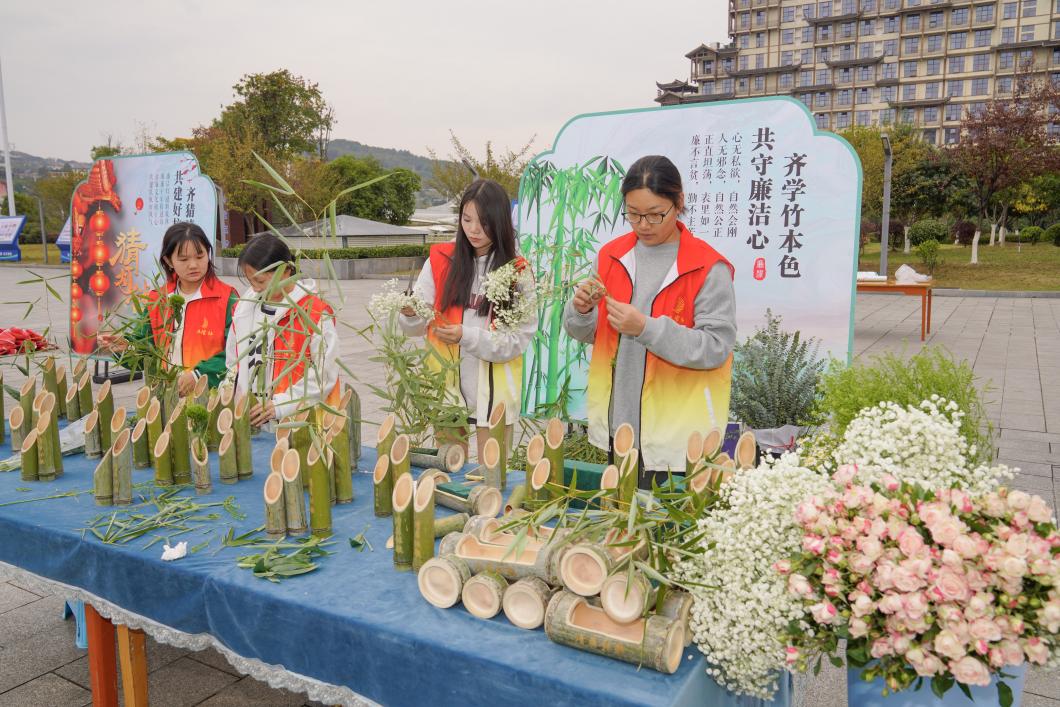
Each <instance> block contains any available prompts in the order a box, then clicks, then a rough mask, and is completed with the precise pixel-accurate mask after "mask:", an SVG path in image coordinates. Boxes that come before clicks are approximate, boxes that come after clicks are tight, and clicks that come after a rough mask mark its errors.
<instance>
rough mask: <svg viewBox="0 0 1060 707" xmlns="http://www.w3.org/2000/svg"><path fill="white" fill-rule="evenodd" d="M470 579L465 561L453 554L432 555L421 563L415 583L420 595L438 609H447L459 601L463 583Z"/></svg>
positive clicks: (469, 571) (469, 572)
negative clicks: (432, 556)
mask: <svg viewBox="0 0 1060 707" xmlns="http://www.w3.org/2000/svg"><path fill="white" fill-rule="evenodd" d="M469 579H471V570H470V569H468V566H467V563H466V562H464V561H463V560H461V559H460V558H459V557H456V556H455V555H444V556H442V557H434V558H431V559H430V560H427V561H426V562H424V563H423V567H420V571H419V574H417V575H416V584H417V585H418V586H419V588H420V595H421V596H423V598H424V599H426V600H427V601H428V602H430V603H431V604H432V605H434V606H437V607H438V608H439V609H448V608H449V607H451V606H453V605H454V604H456V603H457V602H458V601H460V594H461V592H463V590H464V585H465V584H467V582H468V580H469Z"/></svg>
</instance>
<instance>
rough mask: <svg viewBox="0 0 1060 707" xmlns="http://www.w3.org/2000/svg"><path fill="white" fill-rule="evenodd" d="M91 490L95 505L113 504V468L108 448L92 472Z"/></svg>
mask: <svg viewBox="0 0 1060 707" xmlns="http://www.w3.org/2000/svg"><path fill="white" fill-rule="evenodd" d="M92 491H93V495H94V496H95V498H96V505H97V506H112V505H114V468H113V465H112V464H111V462H110V450H109V449H108V450H107V451H106V452H104V454H103V458H102V459H100V460H99V464H97V465H96V470H95V472H93V474H92Z"/></svg>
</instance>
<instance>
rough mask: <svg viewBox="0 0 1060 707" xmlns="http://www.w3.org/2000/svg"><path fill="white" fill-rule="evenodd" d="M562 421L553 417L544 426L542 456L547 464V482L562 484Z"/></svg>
mask: <svg viewBox="0 0 1060 707" xmlns="http://www.w3.org/2000/svg"><path fill="white" fill-rule="evenodd" d="M563 432H564V430H563V421H562V420H560V419H559V418H558V417H553V418H552V419H551V420H549V421H548V426H547V427H546V428H545V449H544V457H545V459H547V460H548V464H549V474H550V476H549V482H550V483H552V484H554V485H556V486H562V485H563Z"/></svg>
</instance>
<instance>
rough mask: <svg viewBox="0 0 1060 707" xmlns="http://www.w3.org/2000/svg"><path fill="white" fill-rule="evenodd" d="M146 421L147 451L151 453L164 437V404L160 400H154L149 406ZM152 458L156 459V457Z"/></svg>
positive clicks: (145, 416) (145, 415)
mask: <svg viewBox="0 0 1060 707" xmlns="http://www.w3.org/2000/svg"><path fill="white" fill-rule="evenodd" d="M144 421H145V422H146V423H147V449H148V451H151V450H153V449H154V448H155V445H156V444H158V438H159V437H161V436H162V429H163V428H164V427H165V425H164V424H163V423H162V403H161V402H159V400H158V398H152V399H151V402H149V403H148V404H147V412H146V413H145V414H144ZM151 456H152V458H154V455H151Z"/></svg>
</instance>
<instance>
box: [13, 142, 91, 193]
mask: <svg viewBox="0 0 1060 707" xmlns="http://www.w3.org/2000/svg"><path fill="white" fill-rule="evenodd" d="M91 166H92V165H91V164H90V163H88V162H77V161H75V160H60V159H56V158H54V157H37V156H36V155H28V154H26V153H25V152H19V151H18V150H12V151H11V171H12V172H14V173H15V182H16V183H17V184H19V185H21V184H24V183H26V182H32V181H34V180H36V179H37V178H39V177H45V176H47V175H48V174H50V173H53V172H69V171H71V170H75V169H79V170H87V169H88V168H89V167H91ZM5 176H6V175H5V173H4V161H3V152H2V151H0V177H5Z"/></svg>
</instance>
